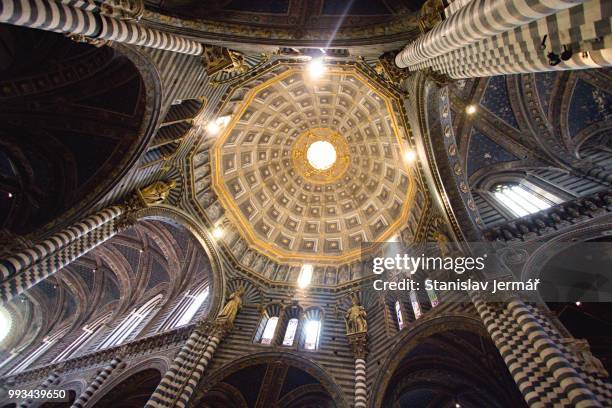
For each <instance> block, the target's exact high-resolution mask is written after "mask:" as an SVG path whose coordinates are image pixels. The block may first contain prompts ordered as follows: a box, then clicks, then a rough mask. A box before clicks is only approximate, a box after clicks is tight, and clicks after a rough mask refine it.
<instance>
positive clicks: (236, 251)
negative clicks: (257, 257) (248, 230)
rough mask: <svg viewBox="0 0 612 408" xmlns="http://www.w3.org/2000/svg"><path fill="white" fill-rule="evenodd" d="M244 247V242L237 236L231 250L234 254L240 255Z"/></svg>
mask: <svg viewBox="0 0 612 408" xmlns="http://www.w3.org/2000/svg"><path fill="white" fill-rule="evenodd" d="M245 249H246V244H245V243H244V241H243V240H241V239H240V238H238V240H237V241H236V243H235V245H234V250H233V251H232V252H233V253H234V255H236V256H240V255H241V254H242V253H243V252H244V250H245Z"/></svg>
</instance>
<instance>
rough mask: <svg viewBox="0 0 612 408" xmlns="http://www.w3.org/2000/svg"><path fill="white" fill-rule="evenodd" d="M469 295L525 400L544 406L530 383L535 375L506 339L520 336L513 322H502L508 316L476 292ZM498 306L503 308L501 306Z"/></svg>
mask: <svg viewBox="0 0 612 408" xmlns="http://www.w3.org/2000/svg"><path fill="white" fill-rule="evenodd" d="M470 296H471V298H472V302H473V303H474V306H475V307H476V311H477V312H478V314H479V315H480V318H481V319H482V322H483V324H484V326H485V328H486V329H487V332H488V333H489V336H491V340H493V343H494V344H495V347H497V349H498V350H499V354H500V355H501V357H502V358H503V359H504V362H505V363H506V366H507V367H508V371H509V372H510V373H511V374H512V377H513V378H514V382H516V385H517V386H518V388H519V390H520V391H521V393H522V394H523V397H524V398H525V402H527V404H528V405H529V406H530V407H544V406H545V402H544V401H542V398H541V396H540V395H539V394H538V392H537V390H536V389H535V388H534V387H533V385H532V382H533V378H534V377H535V376H534V375H533V373H532V372H531V371H530V367H529V366H525V365H524V364H521V361H520V360H519V358H517V355H516V353H515V351H516V350H515V349H516V345H515V344H513V343H512V342H510V341H508V339H509V338H510V339H513V338H518V337H520V336H517V333H516V332H517V331H518V329H516V328H515V327H514V325H513V324H511V325H509V324H508V323H505V322H504V320H505V319H507V318H508V317H509V316H505V315H504V311H503V310H501V311H500V310H497V309H496V308H495V307H494V306H492V305H488V304H487V303H485V302H484V301H483V300H482V298H481V296H480V295H478V294H476V293H470ZM498 307H502V308H503V306H498ZM506 313H507V312H506ZM508 315H509V314H508Z"/></svg>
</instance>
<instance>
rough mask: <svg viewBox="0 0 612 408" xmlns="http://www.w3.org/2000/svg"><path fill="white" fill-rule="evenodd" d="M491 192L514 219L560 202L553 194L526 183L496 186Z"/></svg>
mask: <svg viewBox="0 0 612 408" xmlns="http://www.w3.org/2000/svg"><path fill="white" fill-rule="evenodd" d="M491 192H492V193H493V196H494V197H495V198H496V199H497V201H498V202H499V203H500V204H501V205H503V206H504V207H505V208H506V209H507V210H508V211H510V213H512V214H513V215H514V216H516V217H524V216H526V215H529V214H533V213H536V212H538V211H541V210H545V209H546V208H549V207H551V206H553V205H555V204H557V203H559V202H561V200H560V199H559V198H558V197H556V196H554V195H553V194H551V193H548V192H545V191H543V190H541V189H540V188H537V187H536V186H534V185H532V184H531V183H527V182H520V183H503V184H496V185H495V186H493V188H492V189H491Z"/></svg>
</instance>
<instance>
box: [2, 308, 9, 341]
mask: <svg viewBox="0 0 612 408" xmlns="http://www.w3.org/2000/svg"><path fill="white" fill-rule="evenodd" d="M11 326H12V322H11V318H10V317H9V315H8V313H7V312H6V310H5V309H4V308H2V309H0V342H2V340H4V339H5V338H6V336H8V334H9V332H10V331H11Z"/></svg>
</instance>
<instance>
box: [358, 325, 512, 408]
mask: <svg viewBox="0 0 612 408" xmlns="http://www.w3.org/2000/svg"><path fill="white" fill-rule="evenodd" d="M457 331H461V332H467V333H471V334H472V335H474V336H478V337H481V338H485V339H489V338H490V336H489V334H488V332H487V331H486V328H485V327H484V326H483V324H482V322H481V320H480V319H479V318H478V317H476V316H474V315H470V314H463V313H461V314H459V313H456V314H451V315H446V316H439V317H434V318H432V319H426V320H421V321H418V322H417V323H416V325H414V326H413V327H412V328H411V329H410V330H404V331H402V332H400V334H399V335H398V337H399V338H398V340H397V342H396V344H395V346H394V347H393V348H392V349H391V350H390V351H389V353H388V354H387V357H386V359H385V360H384V362H383V363H382V364H381V365H380V366H379V367H378V369H377V372H378V375H377V376H376V378H375V379H374V382H373V386H372V391H371V394H370V395H371V398H370V402H369V406H370V407H371V408H376V407H381V406H384V405H383V402H384V399H385V397H386V395H387V391H388V390H389V387H390V385H391V384H392V381H393V380H394V378H395V374H396V373H397V372H398V370H399V369H400V368H401V366H402V364H403V361H404V358H406V357H407V356H408V355H409V354H410V353H411V352H413V351H414V350H416V349H417V348H418V347H419V346H420V345H421V344H422V343H423V341H425V340H427V339H430V338H433V337H435V336H438V335H443V334H446V333H453V332H457ZM491 346H492V344H491ZM492 347H494V346H492ZM499 358H500V360H501V357H499ZM501 364H504V363H503V360H501ZM504 367H505V365H504ZM506 370H507V369H506ZM508 375H509V374H508ZM512 385H514V382H512ZM514 386H515V385H514ZM516 392H517V393H519V391H518V388H516ZM518 395H520V393H519V394H518ZM521 400H522V398H521Z"/></svg>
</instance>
